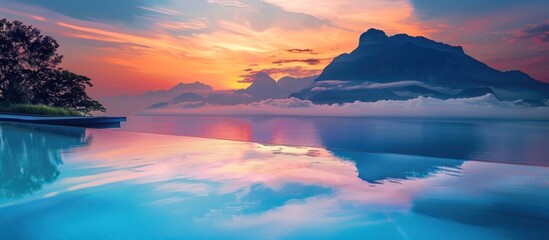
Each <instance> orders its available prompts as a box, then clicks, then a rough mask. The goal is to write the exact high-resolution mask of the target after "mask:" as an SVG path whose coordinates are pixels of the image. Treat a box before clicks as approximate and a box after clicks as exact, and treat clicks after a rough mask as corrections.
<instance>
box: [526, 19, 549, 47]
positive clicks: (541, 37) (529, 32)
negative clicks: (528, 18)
mask: <svg viewBox="0 0 549 240" xmlns="http://www.w3.org/2000/svg"><path fill="white" fill-rule="evenodd" d="M520 37H521V38H524V39H530V40H533V41H536V42H540V43H541V42H543V43H549V23H546V24H540V25H536V26H533V27H530V28H527V29H524V30H523V31H522V34H520Z"/></svg>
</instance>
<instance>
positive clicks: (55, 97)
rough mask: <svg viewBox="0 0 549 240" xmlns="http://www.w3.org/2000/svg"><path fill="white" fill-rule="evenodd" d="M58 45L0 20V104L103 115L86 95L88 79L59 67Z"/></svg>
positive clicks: (17, 24)
mask: <svg viewBox="0 0 549 240" xmlns="http://www.w3.org/2000/svg"><path fill="white" fill-rule="evenodd" d="M57 48H59V44H58V43H57V41H56V40H55V39H53V38H52V37H50V36H44V35H42V34H41V32H40V30H38V29H37V28H34V27H32V26H26V25H24V24H23V23H21V22H19V21H13V22H10V21H8V20H7V19H1V20H0V103H8V104H10V103H12V104H18V103H23V104H41V105H47V106H52V107H62V108H66V109H71V110H76V111H79V112H81V113H84V114H89V113H90V112H92V111H103V112H104V111H105V108H104V107H103V106H102V105H101V104H100V103H99V102H97V101H96V100H94V99H92V98H91V97H89V96H88V94H87V93H86V88H87V87H92V86H93V85H92V83H91V79H90V78H88V77H86V76H82V75H78V74H76V73H72V72H70V71H68V70H65V69H62V68H60V67H59V64H61V62H62V59H63V56H61V55H59V54H58V53H57Z"/></svg>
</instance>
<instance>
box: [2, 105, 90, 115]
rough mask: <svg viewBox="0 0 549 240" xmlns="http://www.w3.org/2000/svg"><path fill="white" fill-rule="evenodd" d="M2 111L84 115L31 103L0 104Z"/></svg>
mask: <svg viewBox="0 0 549 240" xmlns="http://www.w3.org/2000/svg"><path fill="white" fill-rule="evenodd" d="M0 113H19V114H31V115H43V116H82V114H81V113H79V112H77V111H73V110H67V109H63V108H57V107H49V106H44V105H30V104H0Z"/></svg>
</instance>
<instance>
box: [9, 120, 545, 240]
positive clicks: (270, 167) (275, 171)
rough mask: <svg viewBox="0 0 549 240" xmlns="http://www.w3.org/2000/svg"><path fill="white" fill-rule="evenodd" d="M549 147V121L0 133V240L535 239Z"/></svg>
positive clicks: (149, 124)
mask: <svg viewBox="0 0 549 240" xmlns="http://www.w3.org/2000/svg"><path fill="white" fill-rule="evenodd" d="M130 131H140V132H153V133H157V134H150V133H137V132H130ZM158 133H162V134H158ZM165 134H171V135H165ZM176 135H187V136H176ZM212 138H218V139H212ZM220 139H231V140H238V141H230V140H220ZM548 143H549V125H548V123H547V122H516V121H515V122H507V121H449V120H406V119H392V120H391V119H385V120H384V119H361V118H266V117H247V118H235V117H132V118H130V119H129V122H128V123H127V124H125V125H124V126H123V129H121V130H95V129H93V130H92V129H83V128H67V127H51V126H40V125H26V124H9V123H0V239H546V237H547V236H549V168H548V167H549V157H548V156H549V147H548V146H549V145H548Z"/></svg>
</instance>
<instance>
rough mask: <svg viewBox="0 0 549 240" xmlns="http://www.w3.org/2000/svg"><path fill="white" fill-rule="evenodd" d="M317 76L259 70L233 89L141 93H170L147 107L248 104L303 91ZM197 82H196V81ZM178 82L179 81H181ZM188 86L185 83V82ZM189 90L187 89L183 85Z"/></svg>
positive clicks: (152, 94)
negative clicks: (274, 75)
mask: <svg viewBox="0 0 549 240" xmlns="http://www.w3.org/2000/svg"><path fill="white" fill-rule="evenodd" d="M316 77H317V76H311V77H305V78H295V77H283V78H281V79H279V80H278V82H277V81H276V80H274V79H273V78H271V77H270V76H269V75H268V74H267V73H265V72H258V73H256V74H255V75H253V76H252V78H251V80H252V84H251V85H250V86H249V87H247V88H245V89H240V90H236V91H211V87H210V86H207V85H204V86H203V87H201V89H202V90H206V89H207V88H206V87H208V89H210V91H194V92H193V91H183V92H182V91H179V93H180V94H179V95H174V94H173V93H175V92H174V91H172V90H173V89H174V88H175V87H174V88H172V89H170V90H168V91H164V92H162V91H157V92H150V93H145V94H144V95H142V96H159V95H164V96H166V95H170V97H171V98H170V99H169V100H168V101H163V102H157V103H155V104H152V105H151V106H149V107H148V108H149V109H157V108H164V107H167V106H174V105H177V106H178V107H182V108H195V107H201V106H204V105H205V104H213V105H238V104H247V103H252V102H257V101H262V100H266V99H281V98H287V97H289V96H290V95H291V94H292V93H295V92H298V91H301V90H303V89H304V88H306V87H308V86H310V85H311V84H312V83H313V82H314V79H315V78H316ZM195 84H196V83H195ZM180 85H181V84H180ZM187 85H188V84H187ZM185 89H186V90H188V88H185Z"/></svg>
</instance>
